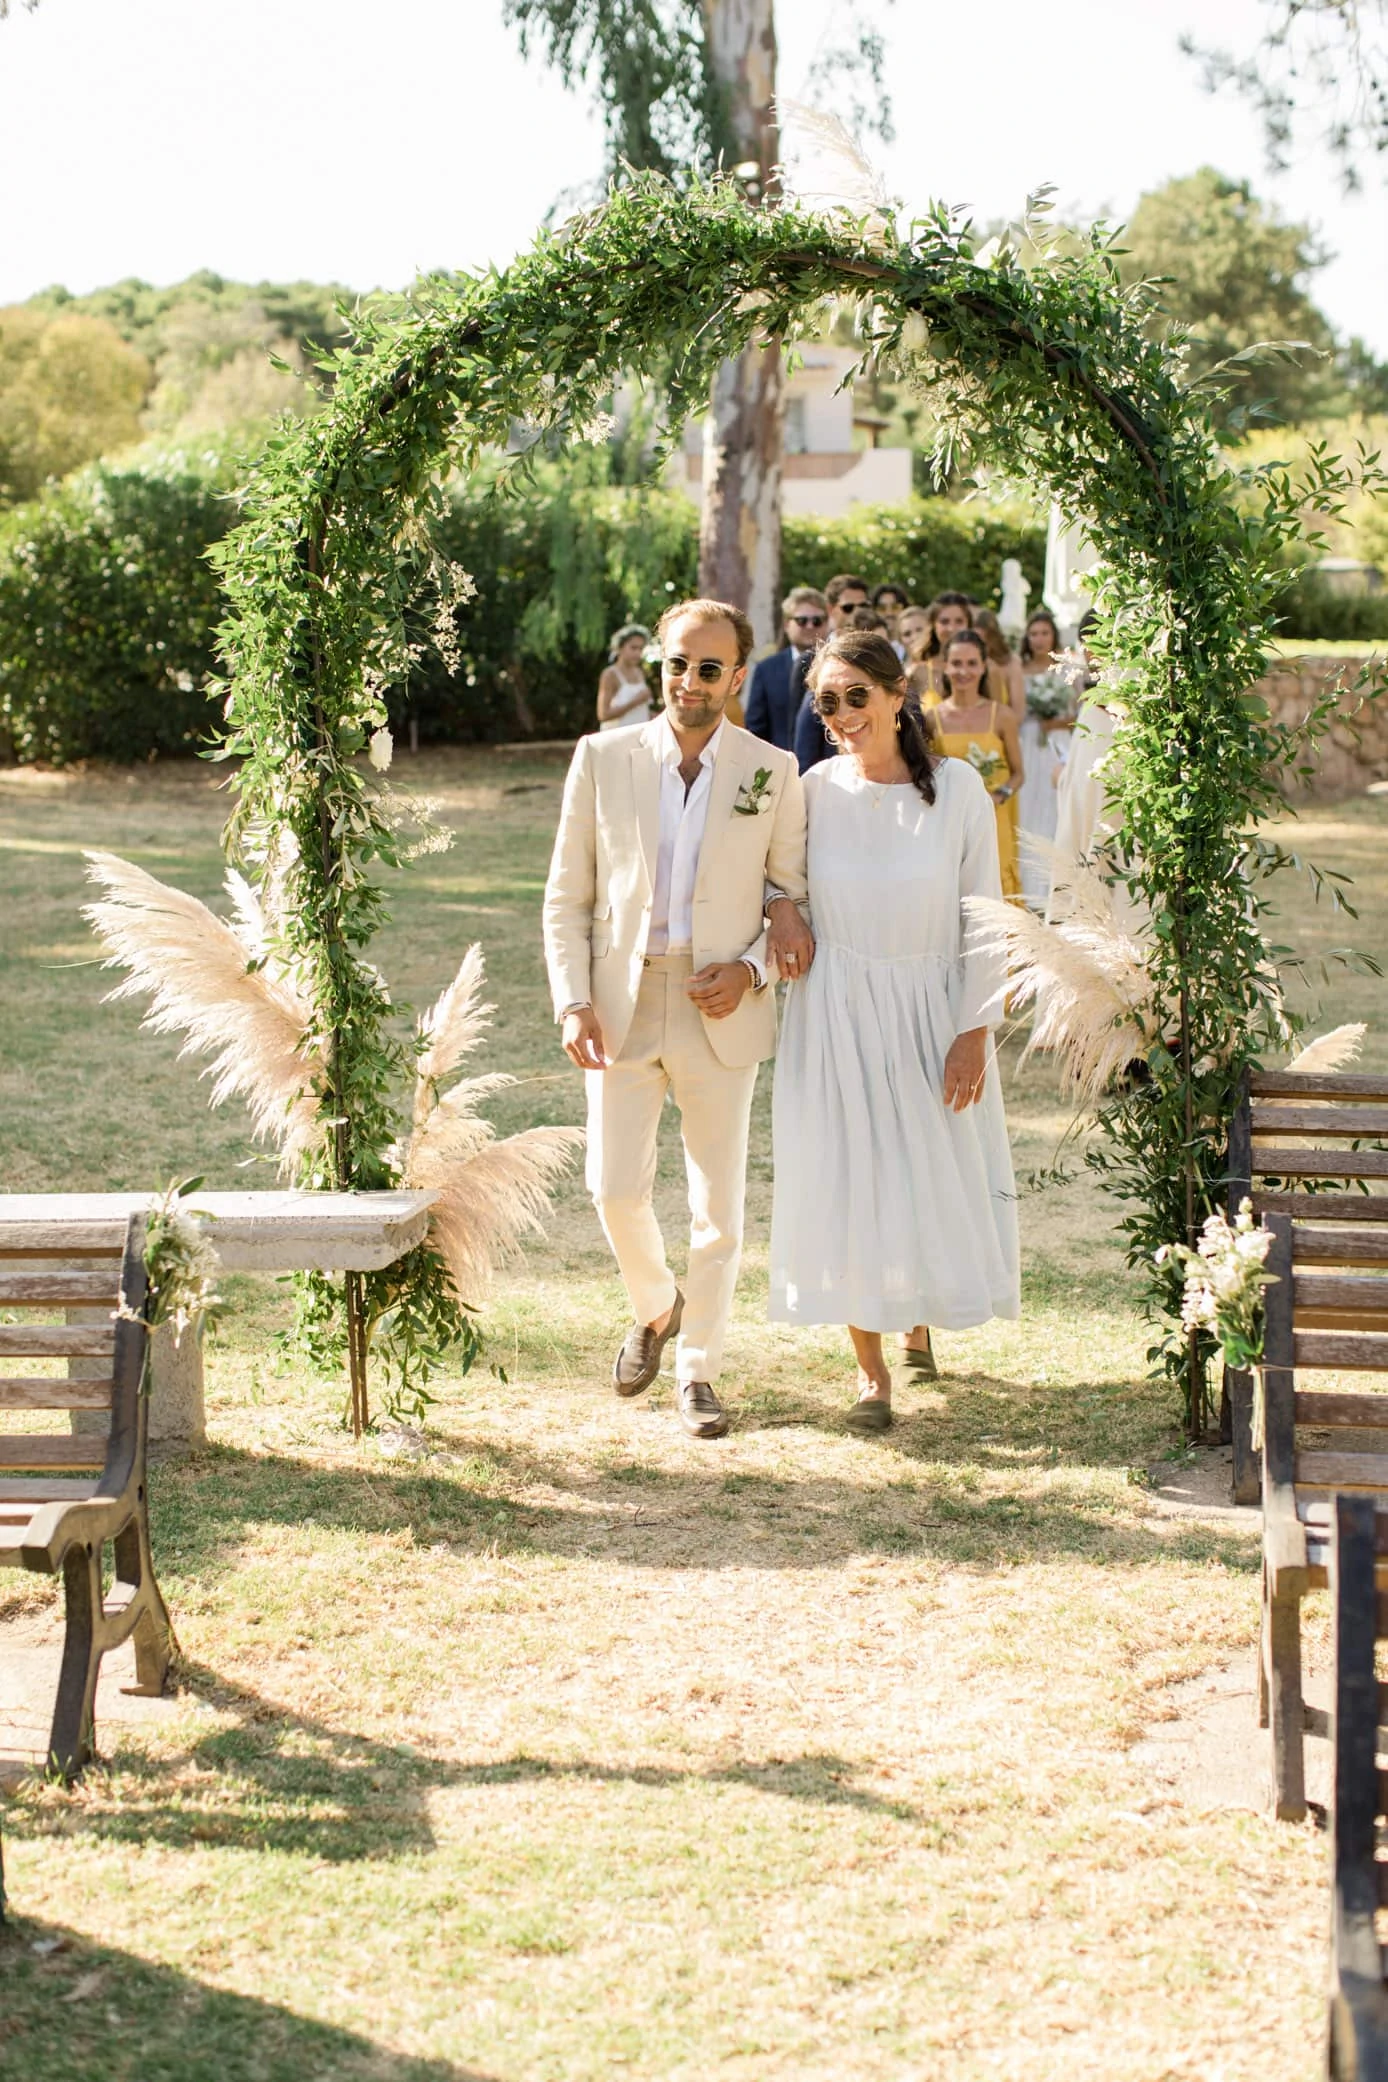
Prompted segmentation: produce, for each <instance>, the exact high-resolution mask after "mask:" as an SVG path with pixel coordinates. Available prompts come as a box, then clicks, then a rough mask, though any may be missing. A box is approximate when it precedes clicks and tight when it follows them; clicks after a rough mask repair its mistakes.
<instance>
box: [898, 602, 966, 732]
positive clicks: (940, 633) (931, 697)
mask: <svg viewBox="0 0 1388 2082" xmlns="http://www.w3.org/2000/svg"><path fill="white" fill-rule="evenodd" d="M925 612H926V615H927V616H928V618H929V626H928V627H927V629H926V632H925V635H924V636H923V637H920V638H918V639H917V641H916V643H915V645H914V647H913V648H912V650H911V651H910V653H909V655H910V659H911V664H910V668H909V670H908V672H907V675H906V688H907V692H908V693H909V694H910V695H911V696H912V698H913V699H914V701H915V704H916V706H917V708H919V709H922V710H929V709H932V708H934V706H935V704H936V703H937V702H938V701H939V700H940V697H941V695H942V694H943V692H944V688H943V686H942V684H941V670H942V667H943V665H944V662H945V651H946V649H947V648H948V645H949V641H950V638H951V637H952V636H954V635H956V634H957V633H958V631H959V630H960V629H972V627H973V622H974V611H973V605H972V603H971V601H970V599H969V596H968V594H967V593H937V594H936V595H935V598H934V599H933V600H932V601H931V603H930V605H929V607H927V609H926V610H925Z"/></svg>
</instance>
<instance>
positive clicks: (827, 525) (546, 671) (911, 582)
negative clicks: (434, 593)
mask: <svg viewBox="0 0 1388 2082" xmlns="http://www.w3.org/2000/svg"><path fill="white" fill-rule="evenodd" d="M441 546H442V548H443V549H444V551H445V553H446V554H447V555H448V557H449V558H450V559H452V560H453V561H455V562H457V563H459V564H461V565H462V566H463V568H464V569H465V570H467V571H469V572H471V573H472V575H473V577H474V579H475V580H476V582H477V586H478V594H479V597H478V599H477V600H476V601H474V602H473V603H472V604H471V605H470V606H469V607H467V608H465V609H464V610H463V611H462V612H461V613H460V614H459V616H458V618H457V629H458V637H459V641H460V644H461V647H462V665H461V668H460V670H459V672H458V673H457V674H455V675H449V674H448V673H447V672H446V671H445V670H444V668H443V666H442V664H441V663H440V661H439V660H438V658H437V657H436V656H426V657H425V659H424V660H423V661H422V663H421V665H420V667H419V669H418V671H417V672H416V674H415V675H414V677H413V678H412V680H411V682H410V684H409V686H408V687H405V688H401V689H399V690H398V691H397V694H396V697H395V699H394V701H393V703H392V707H393V711H394V713H395V715H396V718H397V720H398V721H404V720H405V719H406V718H407V717H409V716H413V718H414V721H415V722H416V724H417V726H418V729H419V734H420V738H421V739H422V740H425V741H427V740H429V739H431V738H435V739H437V738H446V739H455V740H456V739H465V740H466V739H472V740H478V739H481V740H488V739H491V740H499V739H506V738H515V737H523V736H531V735H534V736H536V737H541V738H545V737H571V736H573V735H575V734H576V733H577V732H579V731H582V730H591V729H592V727H593V705H594V702H595V700H596V697H597V684H598V676H599V674H600V673H601V671H602V668H603V666H604V664H605V663H606V662H607V638H608V635H609V634H610V632H611V631H612V630H613V629H615V628H617V627H619V626H620V624H621V623H623V622H626V621H640V622H645V623H647V624H648V625H651V624H653V623H654V622H655V620H656V618H657V617H658V615H659V614H660V612H661V610H662V608H664V607H665V606H667V605H668V603H669V602H670V601H671V600H675V599H678V598H679V597H680V596H681V595H682V594H686V595H687V594H689V593H691V592H693V591H694V589H695V586H696V584H697V580H698V515H697V512H696V510H695V508H694V507H693V506H691V505H690V503H689V501H688V500H687V499H685V498H684V497H683V496H682V495H681V494H680V493H678V492H673V491H667V490H664V489H650V488H638V487H634V486H610V485H609V486H602V485H599V486H590V487H583V486H574V485H573V484H572V483H570V482H564V483H562V484H555V483H552V482H546V481H543V480H542V482H541V483H540V484H539V485H538V486H537V487H536V488H535V491H534V492H533V493H532V494H531V495H529V496H516V495H503V494H501V493H498V492H496V491H495V490H494V489H492V488H490V487H488V486H485V485H484V486H480V487H473V488H469V489H468V490H467V491H466V492H461V493H460V494H459V495H458V497H457V498H456V499H455V500H454V502H453V507H452V512H451V514H450V517H449V520H448V523H447V525H446V527H445V529H444V531H443V537H442V543H441ZM1045 553H1046V537H1045V529H1044V527H1041V526H1038V525H1037V523H1036V521H1035V520H1034V519H1033V518H1032V517H1031V516H1029V515H1027V514H1025V512H1024V511H1018V512H1017V513H1009V512H1007V511H1003V512H999V511H998V510H996V509H989V508H983V507H979V506H972V505H959V504H957V503H956V502H954V501H952V500H948V499H912V500H910V501H908V502H907V503H906V504H905V505H902V506H879V507H861V508H855V509H854V511H853V512H852V513H850V514H847V515H845V516H844V518H843V519H841V520H832V521H831V520H825V519H822V518H820V517H818V516H788V517H787V519H786V521H785V524H784V528H783V531H782V556H781V572H782V590H785V589H786V588H787V587H788V586H790V585H792V584H804V585H823V584H824V582H825V581H826V580H827V579H829V578H832V577H833V575H834V573H835V572H836V571H854V572H860V573H861V574H862V575H863V576H864V577H865V578H867V579H868V581H869V582H870V583H871V584H874V585H875V584H880V583H882V582H884V581H885V580H887V579H891V580H893V581H894V582H895V583H897V584H899V585H902V586H904V587H905V588H906V590H907V592H908V593H909V594H910V595H911V597H912V598H913V599H917V600H922V601H924V600H929V599H930V598H931V596H932V595H933V594H935V593H938V592H940V591H941V590H942V589H943V588H944V587H946V586H953V587H957V588H958V589H959V590H960V591H961V592H966V593H972V594H974V595H975V596H976V597H977V598H978V599H980V600H984V601H989V602H992V603H994V604H996V600H997V588H998V583H999V577H1000V573H1001V567H1002V561H1003V558H1004V557H1009V556H1015V557H1017V558H1019V559H1020V561H1021V565H1022V569H1023V571H1024V573H1025V574H1026V576H1027V578H1028V579H1029V580H1030V581H1031V585H1032V590H1033V596H1034V597H1035V598H1037V599H1039V598H1040V594H1041V581H1042V574H1043V570H1044V565H1045Z"/></svg>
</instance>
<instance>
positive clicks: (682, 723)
mask: <svg viewBox="0 0 1388 2082" xmlns="http://www.w3.org/2000/svg"><path fill="white" fill-rule="evenodd" d="M665 713H666V715H667V716H668V717H669V718H670V721H671V722H672V723H677V724H678V725H679V727H680V729H681V730H706V729H707V728H708V726H709V724H710V723H716V722H717V720H718V718H719V717H720V716H721V715H722V713H723V709H722V706H721V705H720V704H718V703H715V702H714V701H712V700H710V699H707V698H705V699H704V700H703V701H701V702H700V703H699V705H698V707H697V708H689V707H688V706H686V707H684V708H681V707H680V704H679V702H678V701H677V700H676V699H675V694H674V689H673V688H671V689H670V690H669V691H668V692H667V694H666V696H665Z"/></svg>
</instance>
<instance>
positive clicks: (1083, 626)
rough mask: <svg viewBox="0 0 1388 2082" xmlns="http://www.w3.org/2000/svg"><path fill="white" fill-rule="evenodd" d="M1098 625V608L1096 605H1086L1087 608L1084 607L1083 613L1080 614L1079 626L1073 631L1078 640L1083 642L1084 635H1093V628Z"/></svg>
mask: <svg viewBox="0 0 1388 2082" xmlns="http://www.w3.org/2000/svg"><path fill="white" fill-rule="evenodd" d="M1098 626H1099V610H1098V608H1097V607H1087V608H1086V609H1085V611H1084V613H1083V614H1082V615H1081V616H1080V626H1079V628H1078V630H1077V631H1076V632H1075V633H1076V634H1077V636H1078V637H1079V640H1080V642H1081V643H1083V642H1084V639H1085V637H1086V636H1092V635H1093V633H1094V631H1095V630H1096V629H1097V628H1098Z"/></svg>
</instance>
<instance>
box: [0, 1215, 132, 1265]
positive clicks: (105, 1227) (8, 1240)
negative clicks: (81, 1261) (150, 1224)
mask: <svg viewBox="0 0 1388 2082" xmlns="http://www.w3.org/2000/svg"><path fill="white" fill-rule="evenodd" d="M125 1229H126V1218H125V1216H124V1215H119V1216H104V1217H97V1218H96V1219H94V1220H89V1221H85V1222H84V1221H75V1222H26V1221H18V1222H16V1221H7V1220H5V1219H4V1218H3V1217H0V1258H119V1257H121V1256H122V1255H123V1254H124V1251H125Z"/></svg>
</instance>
